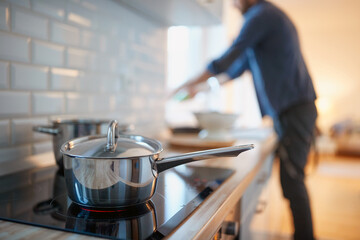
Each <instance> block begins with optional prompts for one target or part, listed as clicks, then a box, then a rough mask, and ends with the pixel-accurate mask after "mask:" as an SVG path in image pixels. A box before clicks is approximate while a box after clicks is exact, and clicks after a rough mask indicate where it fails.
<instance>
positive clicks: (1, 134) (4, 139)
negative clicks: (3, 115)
mask: <svg viewBox="0 0 360 240" xmlns="http://www.w3.org/2000/svg"><path fill="white" fill-rule="evenodd" d="M9 143H10V123H9V121H8V120H2V121H0V147H4V146H8V145H9Z"/></svg>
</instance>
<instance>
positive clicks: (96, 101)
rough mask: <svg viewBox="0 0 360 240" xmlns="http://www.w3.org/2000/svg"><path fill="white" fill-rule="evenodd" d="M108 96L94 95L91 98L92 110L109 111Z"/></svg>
mask: <svg viewBox="0 0 360 240" xmlns="http://www.w3.org/2000/svg"><path fill="white" fill-rule="evenodd" d="M110 100H111V99H110V97H109V95H96V96H94V97H92V99H91V107H90V108H91V109H92V111H93V112H107V111H110V108H111V105H110Z"/></svg>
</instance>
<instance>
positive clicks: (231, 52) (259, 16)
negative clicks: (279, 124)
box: [207, 0, 316, 117]
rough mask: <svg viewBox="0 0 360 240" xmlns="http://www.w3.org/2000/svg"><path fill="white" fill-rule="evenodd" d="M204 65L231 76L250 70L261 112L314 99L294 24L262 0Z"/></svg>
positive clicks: (276, 112) (274, 113) (273, 112)
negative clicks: (233, 36) (227, 44)
mask: <svg viewBox="0 0 360 240" xmlns="http://www.w3.org/2000/svg"><path fill="white" fill-rule="evenodd" d="M207 69H208V71H209V72H211V73H212V74H219V73H223V72H226V73H227V74H228V75H229V76H230V77H231V78H232V79H233V78H236V77H238V76H240V75H241V74H242V73H243V72H244V71H245V70H250V71H251V73H252V75H253V79H254V86H255V90H256V95H257V98H258V101H259V105H260V109H261V112H262V114H263V115H270V116H272V117H274V116H275V117H276V116H277V115H279V114H281V112H283V111H285V110H287V109H289V108H290V107H291V106H294V105H297V104H301V103H306V102H310V101H314V100H315V99H316V94H315V91H314V87H313V84H312V80H311V77H310V75H309V72H308V70H307V67H306V64H305V62H304V59H303V56H302V53H301V50H300V44H299V38H298V34H297V31H296V29H295V26H294V25H293V23H292V22H291V20H290V19H289V18H288V17H287V16H286V14H285V13H284V12H283V11H281V10H280V9H279V8H277V7H276V6H274V5H273V4H272V3H270V2H267V1H265V0H260V1H259V2H258V3H257V4H255V5H254V6H252V7H251V8H250V9H249V10H248V11H247V12H246V13H245V14H244V24H243V27H242V29H241V31H240V33H239V35H238V36H237V38H236V39H235V41H234V42H233V44H232V45H231V46H230V47H229V49H228V50H227V51H226V52H225V53H224V54H223V55H222V56H221V57H219V58H218V59H215V60H214V61H212V62H211V63H210V64H209V65H208V67H207Z"/></svg>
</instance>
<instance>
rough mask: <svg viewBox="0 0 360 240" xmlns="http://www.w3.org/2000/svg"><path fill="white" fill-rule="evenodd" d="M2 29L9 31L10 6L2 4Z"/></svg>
mask: <svg viewBox="0 0 360 240" xmlns="http://www.w3.org/2000/svg"><path fill="white" fill-rule="evenodd" d="M0 29H3V30H9V4H7V3H5V2H0Z"/></svg>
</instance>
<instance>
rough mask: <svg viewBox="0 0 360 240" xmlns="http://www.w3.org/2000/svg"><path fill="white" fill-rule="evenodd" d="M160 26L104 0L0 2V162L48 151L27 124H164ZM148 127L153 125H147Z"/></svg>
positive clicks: (141, 128)
mask: <svg viewBox="0 0 360 240" xmlns="http://www.w3.org/2000/svg"><path fill="white" fill-rule="evenodd" d="M165 59H166V29H164V28H162V27H160V26H157V25H156V24H154V23H152V22H151V21H150V20H148V19H144V18H142V17H141V16H138V15H137V14H136V13H133V12H131V11H130V10H127V9H126V8H124V7H122V6H121V5H119V4H117V3H114V2H112V1H110V0H101V1H97V0H67V1H63V0H61V1H58V0H31V1H30V0H7V1H5V0H1V1H0V162H2V161H6V160H8V159H12V158H22V157H24V156H27V155H31V154H35V153H40V152H43V151H47V150H51V141H50V140H51V138H50V137H49V136H46V135H44V134H39V133H34V132H33V131H32V126H34V125H39V124H40V125H44V124H48V123H50V122H51V119H54V118H58V117H60V118H70V117H74V118H85V117H92V118H112V119H117V120H119V121H121V122H129V123H135V126H136V129H137V132H141V133H142V134H144V135H151V134H153V133H155V132H157V131H158V130H159V129H160V128H162V127H163V126H164V103H163V102H164V101H163V100H164V97H163V96H164V95H165V94H164V91H165V89H164V87H165V64H166V60H165ZM150 126H151V127H150Z"/></svg>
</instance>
